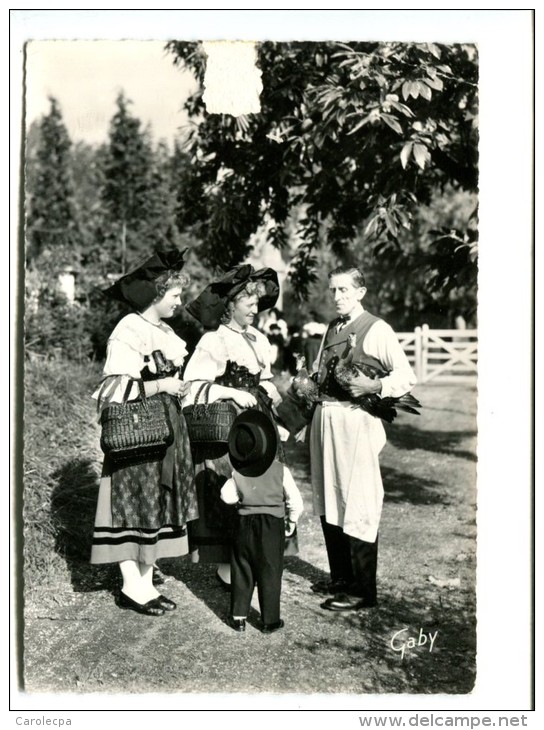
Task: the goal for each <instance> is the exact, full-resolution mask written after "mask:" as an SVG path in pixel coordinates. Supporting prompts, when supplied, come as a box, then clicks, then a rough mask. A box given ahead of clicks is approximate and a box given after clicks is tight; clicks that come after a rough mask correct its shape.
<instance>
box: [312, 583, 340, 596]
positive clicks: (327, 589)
mask: <svg viewBox="0 0 544 730" xmlns="http://www.w3.org/2000/svg"><path fill="white" fill-rule="evenodd" d="M348 586H349V583H348V581H347V580H318V581H317V583H314V584H313V585H312V586H311V589H312V591H313V592H314V593H322V594H324V595H327V594H330V595H331V596H332V595H335V594H336V593H343V592H344V591H345V590H346V589H347V588H348Z"/></svg>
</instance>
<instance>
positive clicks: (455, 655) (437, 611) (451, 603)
mask: <svg viewBox="0 0 544 730" xmlns="http://www.w3.org/2000/svg"><path fill="white" fill-rule="evenodd" d="M466 599H467V596H466V594H463V593H461V594H459V593H456V594H454V593H445V594H440V595H438V596H437V592H436V589H434V590H433V589H431V588H429V589H427V590H425V591H422V592H420V593H419V594H418V595H412V596H411V597H410V598H404V597H398V596H393V595H391V594H390V593H389V594H388V593H384V594H382V596H381V598H380V605H379V606H378V607H377V608H374V609H370V610H367V611H358V612H350V613H346V614H334V615H332V616H331V621H332V622H333V623H332V625H331V630H330V632H329V635H328V636H321V637H319V638H318V639H317V640H312V641H310V642H305V641H304V640H302V639H298V640H296V641H295V642H294V645H295V647H296V648H298V649H299V650H301V651H307V652H310V653H311V654H312V655H313V657H314V660H315V662H316V664H317V663H319V665H322V664H325V665H326V664H327V662H330V661H331V659H330V658H331V657H332V656H338V655H341V657H342V662H341V666H342V667H343V668H350V669H352V671H353V672H357V671H358V670H359V671H360V668H361V666H362V665H364V666H365V668H366V669H372V671H366V670H365V681H364V687H362V690H363V691H365V692H398V693H408V692H409V693H421V694H431V693H447V694H466V693H468V692H470V691H471V690H472V689H473V687H474V681H475V673H476V667H475V657H476V620H475V613H474V609H473V606H469V607H467V604H466ZM435 632H436V633H435ZM429 634H431V635H434V643H433V647H432V650H429V649H430V643H431V642H430V639H429V638H428V637H429ZM420 636H421V637H422V638H420ZM423 637H426V638H423ZM409 639H411V640H412V642H413V645H411V644H409V641H408V640H409ZM418 642H421V645H419V646H418ZM403 643H404V644H405V651H404V655H403V656H401V651H400V650H401V648H402V644H403ZM406 645H407V646H406Z"/></svg>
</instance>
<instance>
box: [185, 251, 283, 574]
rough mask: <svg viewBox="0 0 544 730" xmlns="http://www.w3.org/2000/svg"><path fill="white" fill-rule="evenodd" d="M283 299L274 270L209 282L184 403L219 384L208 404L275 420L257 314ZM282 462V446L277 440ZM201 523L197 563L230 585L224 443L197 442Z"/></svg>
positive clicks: (193, 309)
mask: <svg viewBox="0 0 544 730" xmlns="http://www.w3.org/2000/svg"><path fill="white" fill-rule="evenodd" d="M278 294H279V285H278V278H277V274H276V272H275V271H274V270H273V269H260V270H258V271H255V269H254V268H253V267H252V266H251V265H249V264H245V265H240V266H237V267H235V268H233V269H231V270H230V271H228V272H227V273H226V274H225V275H224V276H223V277H222V278H221V279H218V280H216V281H214V282H212V283H211V284H209V285H208V286H207V287H206V289H205V290H204V291H203V292H202V293H201V294H200V296H199V297H197V299H196V300H195V301H193V302H192V303H191V304H189V305H188V306H187V310H188V311H189V313H190V314H192V315H193V316H194V317H195V318H196V319H197V320H198V321H199V322H200V323H201V324H202V325H203V326H204V327H205V328H206V329H208V330H212V331H209V332H206V333H205V334H204V335H203V336H202V338H201V340H200V342H199V343H198V346H197V348H196V350H195V352H194V354H193V355H192V357H191V359H190V360H189V362H188V364H187V368H186V370H185V373H184V378H185V380H186V381H193V383H192V386H191V390H190V392H189V393H188V395H187V398H186V400H185V403H186V404H190V403H192V402H194V398H195V395H196V393H197V392H198V390H199V389H200V387H201V384H202V382H203V381H208V382H211V383H213V385H212V386H211V388H210V391H209V402H210V403H212V402H214V401H218V400H230V401H232V402H233V403H235V404H236V406H237V408H238V409H239V410H240V411H242V410H243V409H245V408H257V409H259V410H261V411H263V412H265V413H266V414H267V415H269V416H270V417H271V418H272V420H273V419H274V417H273V413H272V409H273V406H275V405H277V404H278V403H279V402H280V401H281V398H280V396H279V393H278V391H277V389H276V387H275V385H274V384H273V383H272V370H271V362H270V359H271V349H270V343H269V342H268V339H267V338H266V336H265V335H263V334H262V333H261V332H259V330H257V329H256V328H255V327H253V326H252V322H253V320H254V318H255V317H256V315H257V313H258V312H260V311H263V310H265V309H268V308H269V307H272V306H273V305H274V304H275V302H276V300H277V297H278ZM278 458H279V459H280V460H281V461H283V460H284V458H283V448H282V446H281V441H280V440H279V439H278ZM193 460H194V463H195V475H196V485H197V496H198V505H199V519H198V520H197V521H195V522H194V523H192V525H191V528H190V531H189V547H190V550H191V557H192V559H193V561H194V562H206V563H217V564H218V566H219V567H218V572H217V576H218V578H219V580H220V582H221V583H222V584H223V585H225V586H227V585H228V584H229V583H230V566H229V561H230V549H231V543H232V531H233V526H234V518H235V511H234V509H233V508H232V507H231V506H228V505H225V503H224V502H223V501H222V500H221V487H222V486H223V484H224V483H225V481H226V480H227V479H229V478H230V477H231V476H232V465H231V463H230V460H229V455H228V445H227V444H225V443H215V444H193Z"/></svg>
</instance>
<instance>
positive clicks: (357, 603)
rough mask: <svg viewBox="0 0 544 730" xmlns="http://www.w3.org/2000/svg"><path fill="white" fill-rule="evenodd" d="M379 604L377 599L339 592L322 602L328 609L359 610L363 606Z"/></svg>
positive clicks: (370, 606)
mask: <svg viewBox="0 0 544 730" xmlns="http://www.w3.org/2000/svg"><path fill="white" fill-rule="evenodd" d="M376 605H377V601H376V599H370V598H362V597H361V596H348V594H347V593H338V594H337V595H336V596H333V597H332V598H327V600H326V601H325V602H324V603H322V604H321V608H324V609H325V610H327V611H358V610H359V609H361V608H372V607H373V606H376Z"/></svg>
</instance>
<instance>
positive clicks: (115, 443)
mask: <svg viewBox="0 0 544 730" xmlns="http://www.w3.org/2000/svg"><path fill="white" fill-rule="evenodd" d="M132 383H133V381H130V382H129V385H128V386H127V391H126V393H125V397H126V396H127V395H128V393H129V392H130V388H131V387H132ZM138 385H139V389H140V400H136V401H130V402H123V403H112V404H110V405H109V406H107V407H106V408H104V410H103V411H102V415H101V418H100V421H101V424H102V435H101V438H100V446H101V448H102V451H103V452H104V453H105V454H107V455H108V456H109V457H110V458H111V459H112V460H113V461H115V462H118V461H128V460H131V459H136V458H145V457H149V458H152V457H153V458H157V457H160V456H161V455H162V454H164V452H165V451H166V449H167V447H168V446H169V445H170V444H171V443H172V441H173V440H174V431H173V428H172V424H171V422H170V417H169V415H168V411H167V408H166V404H165V403H164V401H163V399H162V398H161V397H160V396H152V397H150V398H146V397H145V391H144V388H143V383H142V381H141V380H140V381H138Z"/></svg>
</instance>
